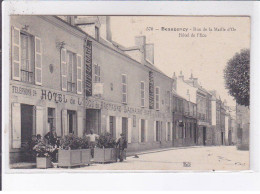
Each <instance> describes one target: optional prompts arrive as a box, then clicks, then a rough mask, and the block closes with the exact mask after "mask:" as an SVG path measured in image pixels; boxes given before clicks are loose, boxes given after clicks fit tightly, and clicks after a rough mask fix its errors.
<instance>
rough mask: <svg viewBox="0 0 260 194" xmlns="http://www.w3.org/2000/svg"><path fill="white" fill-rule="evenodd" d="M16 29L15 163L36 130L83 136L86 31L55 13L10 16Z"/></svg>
mask: <svg viewBox="0 0 260 194" xmlns="http://www.w3.org/2000/svg"><path fill="white" fill-rule="evenodd" d="M39 23H41V25H39ZM11 32H12V36H11V38H12V47H11V52H12V55H11V56H12V57H11V65H10V72H11V74H10V110H11V111H10V123H11V125H10V136H9V137H10V162H11V163H12V162H13V160H15V161H19V160H20V159H22V158H21V156H23V155H22V154H21V153H22V152H23V150H25V149H26V147H27V146H28V142H29V141H30V139H31V137H32V135H37V134H39V135H41V136H44V135H45V134H46V133H47V132H48V131H50V130H51V129H55V130H56V132H57V135H58V136H64V135H67V134H69V133H73V134H76V135H79V136H82V135H83V131H84V118H85V111H84V103H85V102H84V95H83V84H82V83H83V80H84V74H83V56H84V39H85V35H84V34H83V33H82V32H80V31H78V30H76V29H74V28H73V27H71V26H69V25H67V24H66V23H64V22H63V21H61V20H59V19H57V18H55V17H52V16H11Z"/></svg>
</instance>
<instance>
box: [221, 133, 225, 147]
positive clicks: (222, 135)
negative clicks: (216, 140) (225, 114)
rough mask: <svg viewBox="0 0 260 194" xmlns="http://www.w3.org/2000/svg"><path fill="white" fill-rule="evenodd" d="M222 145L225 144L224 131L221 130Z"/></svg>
mask: <svg viewBox="0 0 260 194" xmlns="http://www.w3.org/2000/svg"><path fill="white" fill-rule="evenodd" d="M221 145H224V132H221Z"/></svg>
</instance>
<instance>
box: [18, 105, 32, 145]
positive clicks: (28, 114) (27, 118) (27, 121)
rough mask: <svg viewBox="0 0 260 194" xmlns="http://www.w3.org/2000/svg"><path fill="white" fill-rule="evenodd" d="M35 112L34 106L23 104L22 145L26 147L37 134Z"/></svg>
mask: <svg viewBox="0 0 260 194" xmlns="http://www.w3.org/2000/svg"><path fill="white" fill-rule="evenodd" d="M34 114H35V113H34V109H33V106H31V105H27V104H21V147H26V145H28V142H29V141H30V140H31V138H32V135H34V134H35V131H34V123H35V122H34V118H35V116H34Z"/></svg>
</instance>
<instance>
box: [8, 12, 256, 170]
mask: <svg viewBox="0 0 260 194" xmlns="http://www.w3.org/2000/svg"><path fill="white" fill-rule="evenodd" d="M250 28H251V23H250V16H176V15H175V16H173V15H169V16H159V15H157V16H155V15H154V16H141V15H140V16H138V15H133V16H131V15H128V16H114V15H11V16H10V45H9V46H10V60H9V61H10V63H9V69H10V70H9V74H10V75H9V105H8V106H9V126H8V137H9V139H8V146H9V147H8V150H9V153H8V161H9V164H8V165H9V168H10V169H11V170H16V172H19V170H21V172H22V170H24V169H34V170H35V171H36V172H37V170H40V169H45V171H46V172H52V171H55V172H57V171H61V172H66V171H68V170H70V171H73V170H75V171H77V170H82V171H85V172H91V171H93V170H95V171H96V170H100V171H101V170H112V171H128V172H129V171H130V172H131V171H136V170H141V171H146V170H147V171H149V170H160V171H162V172H167V171H195V172H196V171H211V172H214V171H243V170H250V158H249V150H250V149H249V142H250V139H249V131H250V108H249V107H250V42H251V41H250V38H251V31H250ZM35 171H34V172H35Z"/></svg>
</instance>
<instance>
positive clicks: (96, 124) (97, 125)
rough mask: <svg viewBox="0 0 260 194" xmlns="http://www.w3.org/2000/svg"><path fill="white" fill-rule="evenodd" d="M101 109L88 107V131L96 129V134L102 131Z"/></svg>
mask: <svg viewBox="0 0 260 194" xmlns="http://www.w3.org/2000/svg"><path fill="white" fill-rule="evenodd" d="M100 115H101V111H100V109H86V130H87V131H86V132H87V133H90V130H91V129H92V130H94V133H95V134H99V135H100V133H101V116H100Z"/></svg>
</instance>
